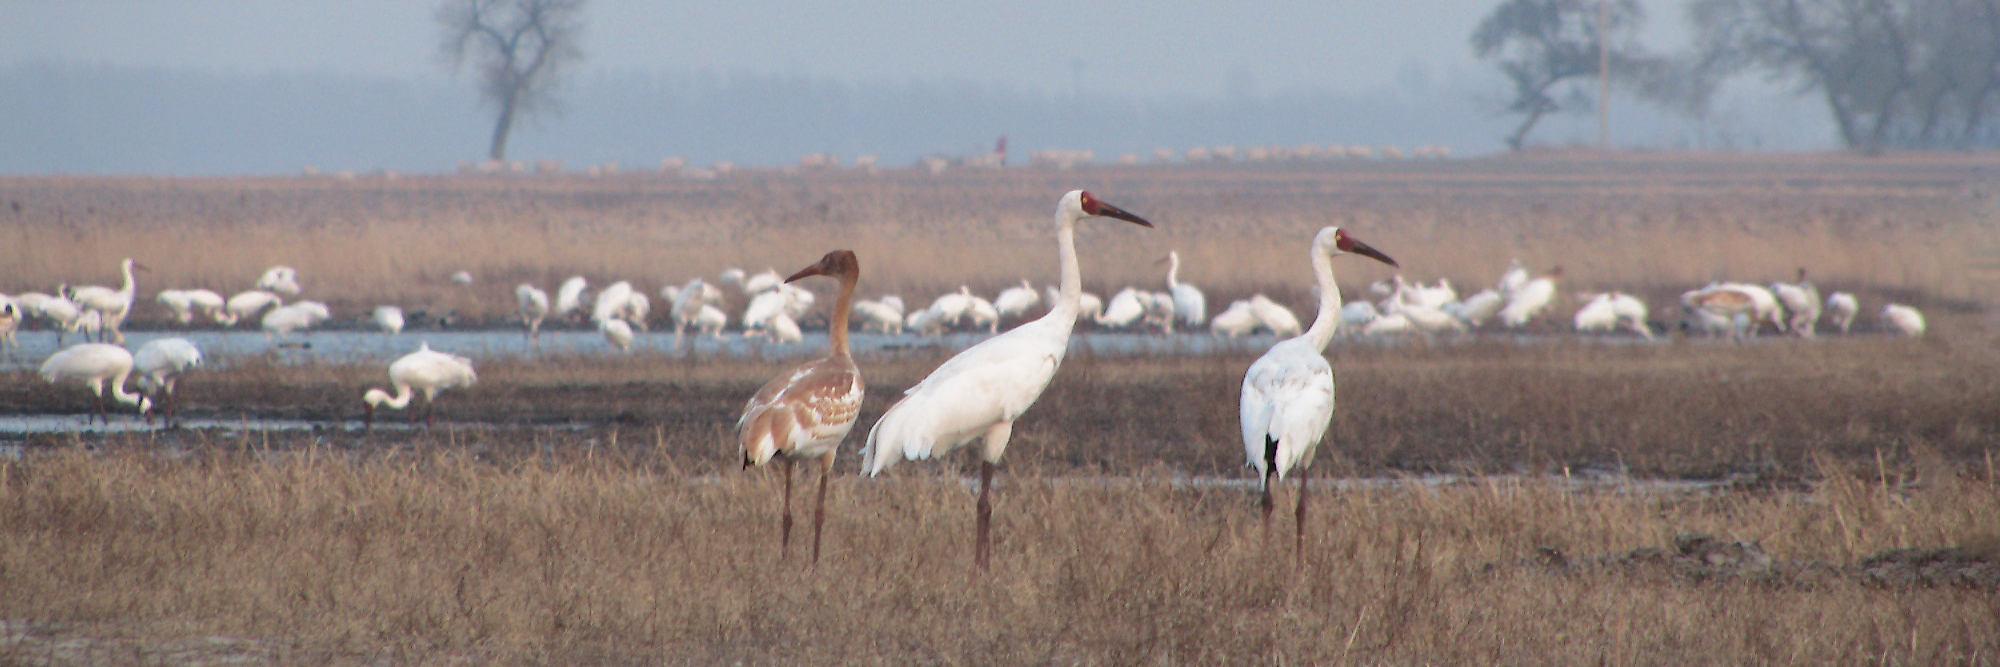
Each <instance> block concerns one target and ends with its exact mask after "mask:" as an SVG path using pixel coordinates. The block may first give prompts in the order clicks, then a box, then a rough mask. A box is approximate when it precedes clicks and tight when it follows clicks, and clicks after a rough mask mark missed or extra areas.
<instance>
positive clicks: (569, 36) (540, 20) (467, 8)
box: [437, 0, 585, 161]
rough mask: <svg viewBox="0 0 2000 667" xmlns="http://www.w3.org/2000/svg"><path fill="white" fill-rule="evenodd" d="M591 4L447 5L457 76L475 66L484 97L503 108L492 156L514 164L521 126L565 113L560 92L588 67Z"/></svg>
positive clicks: (441, 11) (556, 0)
mask: <svg viewBox="0 0 2000 667" xmlns="http://www.w3.org/2000/svg"><path fill="white" fill-rule="evenodd" d="M584 2H585V0H445V2H444V3H443V4H442V5H440V6H439V7H438V12H437V20H438V23H439V24H440V25H442V26H443V27H444V43H443V49H442V51H443V54H444V55H445V57H446V58H448V59H449V60H450V61H451V68H452V71H454V72H456V71H458V70H459V69H461V68H463V67H465V66H466V65H467V64H468V62H469V63H470V64H471V66H472V68H473V69H475V70H476V71H477V72H478V73H479V79H480V81H479V89H480V90H479V92H480V96H481V97H483V98H484V99H485V100H487V101H488V102H491V103H493V105H494V106H497V107H499V112H500V114H499V118H498V120H497V121H496V122H495V123H494V125H493V143H492V148H491V149H490V150H489V151H488V153H487V157H488V159H492V160H496V161H498V160H505V159H506V158H507V138H508V135H510V134H512V133H513V130H514V125H515V123H516V122H518V121H519V120H520V119H522V118H525V117H529V116H533V115H534V114H536V113H540V112H542V111H553V110H555V109H556V108H557V101H556V98H555V89H556V87H557V84H558V83H559V82H560V79H561V76H562V75H563V74H564V73H565V72H566V71H567V70H568V69H569V67H570V66H571V65H574V64H575V63H577V62H581V61H582V60H583V51H582V50H580V49H579V48H578V47H577V43H578V42H579V41H580V40H581V39H582V36H583V24H582V21H581V20H580V15H581V14H582V13H583V5H584Z"/></svg>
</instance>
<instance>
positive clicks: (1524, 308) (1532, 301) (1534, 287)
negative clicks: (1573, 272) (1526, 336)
mask: <svg viewBox="0 0 2000 667" xmlns="http://www.w3.org/2000/svg"><path fill="white" fill-rule="evenodd" d="M1562 274H1563V270H1562V267H1560V266H1558V267H1556V268H1555V270H1554V271H1550V272H1549V274H1548V275H1546V276H1542V277H1540V278H1536V279H1534V280H1530V281H1528V282H1527V283H1525V284H1522V285H1521V287H1520V288H1518V289H1515V290H1514V291H1513V292H1512V293H1511V294H1508V295H1507V305H1506V306H1502V307H1501V308H1500V323H1501V324H1503V325H1505V326H1506V327H1507V328H1509V329H1519V328H1521V327H1524V326H1527V324H1528V320H1532V319H1534V318H1535V316H1536V315H1540V314H1541V312H1542V311H1543V310H1544V309H1546V308H1548V307H1549V304H1552V303H1555V300H1556V283H1557V281H1560V280H1562Z"/></svg>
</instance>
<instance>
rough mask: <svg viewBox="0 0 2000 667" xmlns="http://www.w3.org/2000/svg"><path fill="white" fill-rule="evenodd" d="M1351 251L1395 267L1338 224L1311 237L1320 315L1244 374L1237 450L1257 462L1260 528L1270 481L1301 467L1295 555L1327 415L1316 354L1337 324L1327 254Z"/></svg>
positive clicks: (1267, 513) (1328, 382)
mask: <svg viewBox="0 0 2000 667" xmlns="http://www.w3.org/2000/svg"><path fill="white" fill-rule="evenodd" d="M1348 253H1353V254H1356V255H1361V256H1363V257H1372V258H1374V259H1375V260H1376V261H1379V262H1382V263H1383V264H1388V265H1389V266H1397V264H1396V260H1393V259H1390V258H1389V256H1388V255H1384V254H1382V252H1381V251H1378V250H1376V249H1374V248H1371V247H1369V246H1368V244H1366V243H1362V242H1360V241H1357V240H1355V239H1354V237H1351V236H1348V235H1347V232H1345V231H1341V230H1340V229H1339V228H1337V227H1326V228H1323V229H1321V230H1319V234H1318V235H1315V236H1314V237H1313V244H1312V251H1311V253H1310V254H1311V256H1312V266H1313V274H1314V276H1315V277H1316V278H1317V279H1318V282H1319V314H1318V315H1315V316H1314V317H1313V323H1312V326H1311V327H1309V328H1307V329H1306V331H1305V333H1303V334H1300V335H1299V336H1298V337H1296V338H1290V339H1286V340H1283V341H1279V342H1278V344H1276V345H1272V346H1271V349H1270V350H1269V351H1266V352H1265V353H1264V356H1262V357H1259V358H1258V359H1257V361H1256V363H1253V364H1250V370H1249V371H1248V372H1246V373H1244V374H1243V396H1242V403H1241V406H1240V407H1241V416H1242V424H1243V449H1244V454H1246V455H1247V457H1248V459H1249V467H1251V468H1255V469H1257V474H1258V477H1259V478H1260V479H1261V484H1260V486H1261V487H1262V489H1263V504H1262V507H1263V510H1264V532H1265V535H1266V537H1267V538H1268V536H1269V535H1270V530H1271V509H1272V507H1273V503H1272V500H1271V480H1272V477H1274V476H1275V477H1276V478H1277V479H1278V480H1280V481H1282V480H1284V478H1285V473H1287V472H1290V471H1292V470H1294V469H1296V470H1298V473H1299V506H1298V512H1297V517H1298V532H1297V538H1296V544H1295V547H1294V548H1295V550H1296V554H1298V555H1303V554H1304V553H1305V539H1306V538H1305V528H1306V471H1307V470H1308V469H1309V468H1310V467H1311V466H1312V460H1313V453H1314V452H1315V451H1317V450H1318V449H1319V443H1320V440H1321V439H1323V438H1325V437H1326V430H1327V426H1328V425H1329V424H1331V423H1332V422H1333V366H1332V364H1328V363H1327V361H1326V357H1325V356H1323V355H1322V353H1323V352H1324V351H1325V350H1326V344H1327V343H1328V342H1329V341H1331V340H1333V334H1334V332H1335V331H1336V330H1337V329H1338V328H1339V326H1340V310H1341V307H1340V286H1339V285H1338V284H1336V283H1335V282H1334V280H1333V257H1334V256H1335V255H1344V254H1348Z"/></svg>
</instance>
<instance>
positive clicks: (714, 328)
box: [694, 304, 729, 340]
mask: <svg viewBox="0 0 2000 667" xmlns="http://www.w3.org/2000/svg"><path fill="white" fill-rule="evenodd" d="M726 326H729V314H728V313H724V312H722V309H721V308H717V307H715V306H711V305H707V304H703V305H702V307H701V313H700V314H698V315H696V316H695V318H694V328H695V331H697V332H699V333H705V334H708V335H709V336H712V337H714V338H716V339H717V340H720V339H721V338H722V329H723V327H726Z"/></svg>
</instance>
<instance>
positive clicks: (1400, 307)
mask: <svg viewBox="0 0 2000 667" xmlns="http://www.w3.org/2000/svg"><path fill="white" fill-rule="evenodd" d="M1389 306H1390V308H1389V310H1390V314H1393V315H1402V316H1403V318H1404V319H1407V320H1409V321H1410V326H1412V327H1415V328H1416V329H1417V330H1418V331H1422V332H1424V333H1430V334H1437V333H1445V332H1454V333H1464V332H1465V331H1466V327H1465V322H1463V321H1461V320H1459V319H1458V318H1457V317H1455V316H1453V315H1451V314H1450V313H1446V312H1444V311H1443V310H1439V309H1437V308H1432V307H1430V306H1425V305H1420V304H1414V303H1404V302H1400V301H1397V302H1391V303H1390V304H1389Z"/></svg>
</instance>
